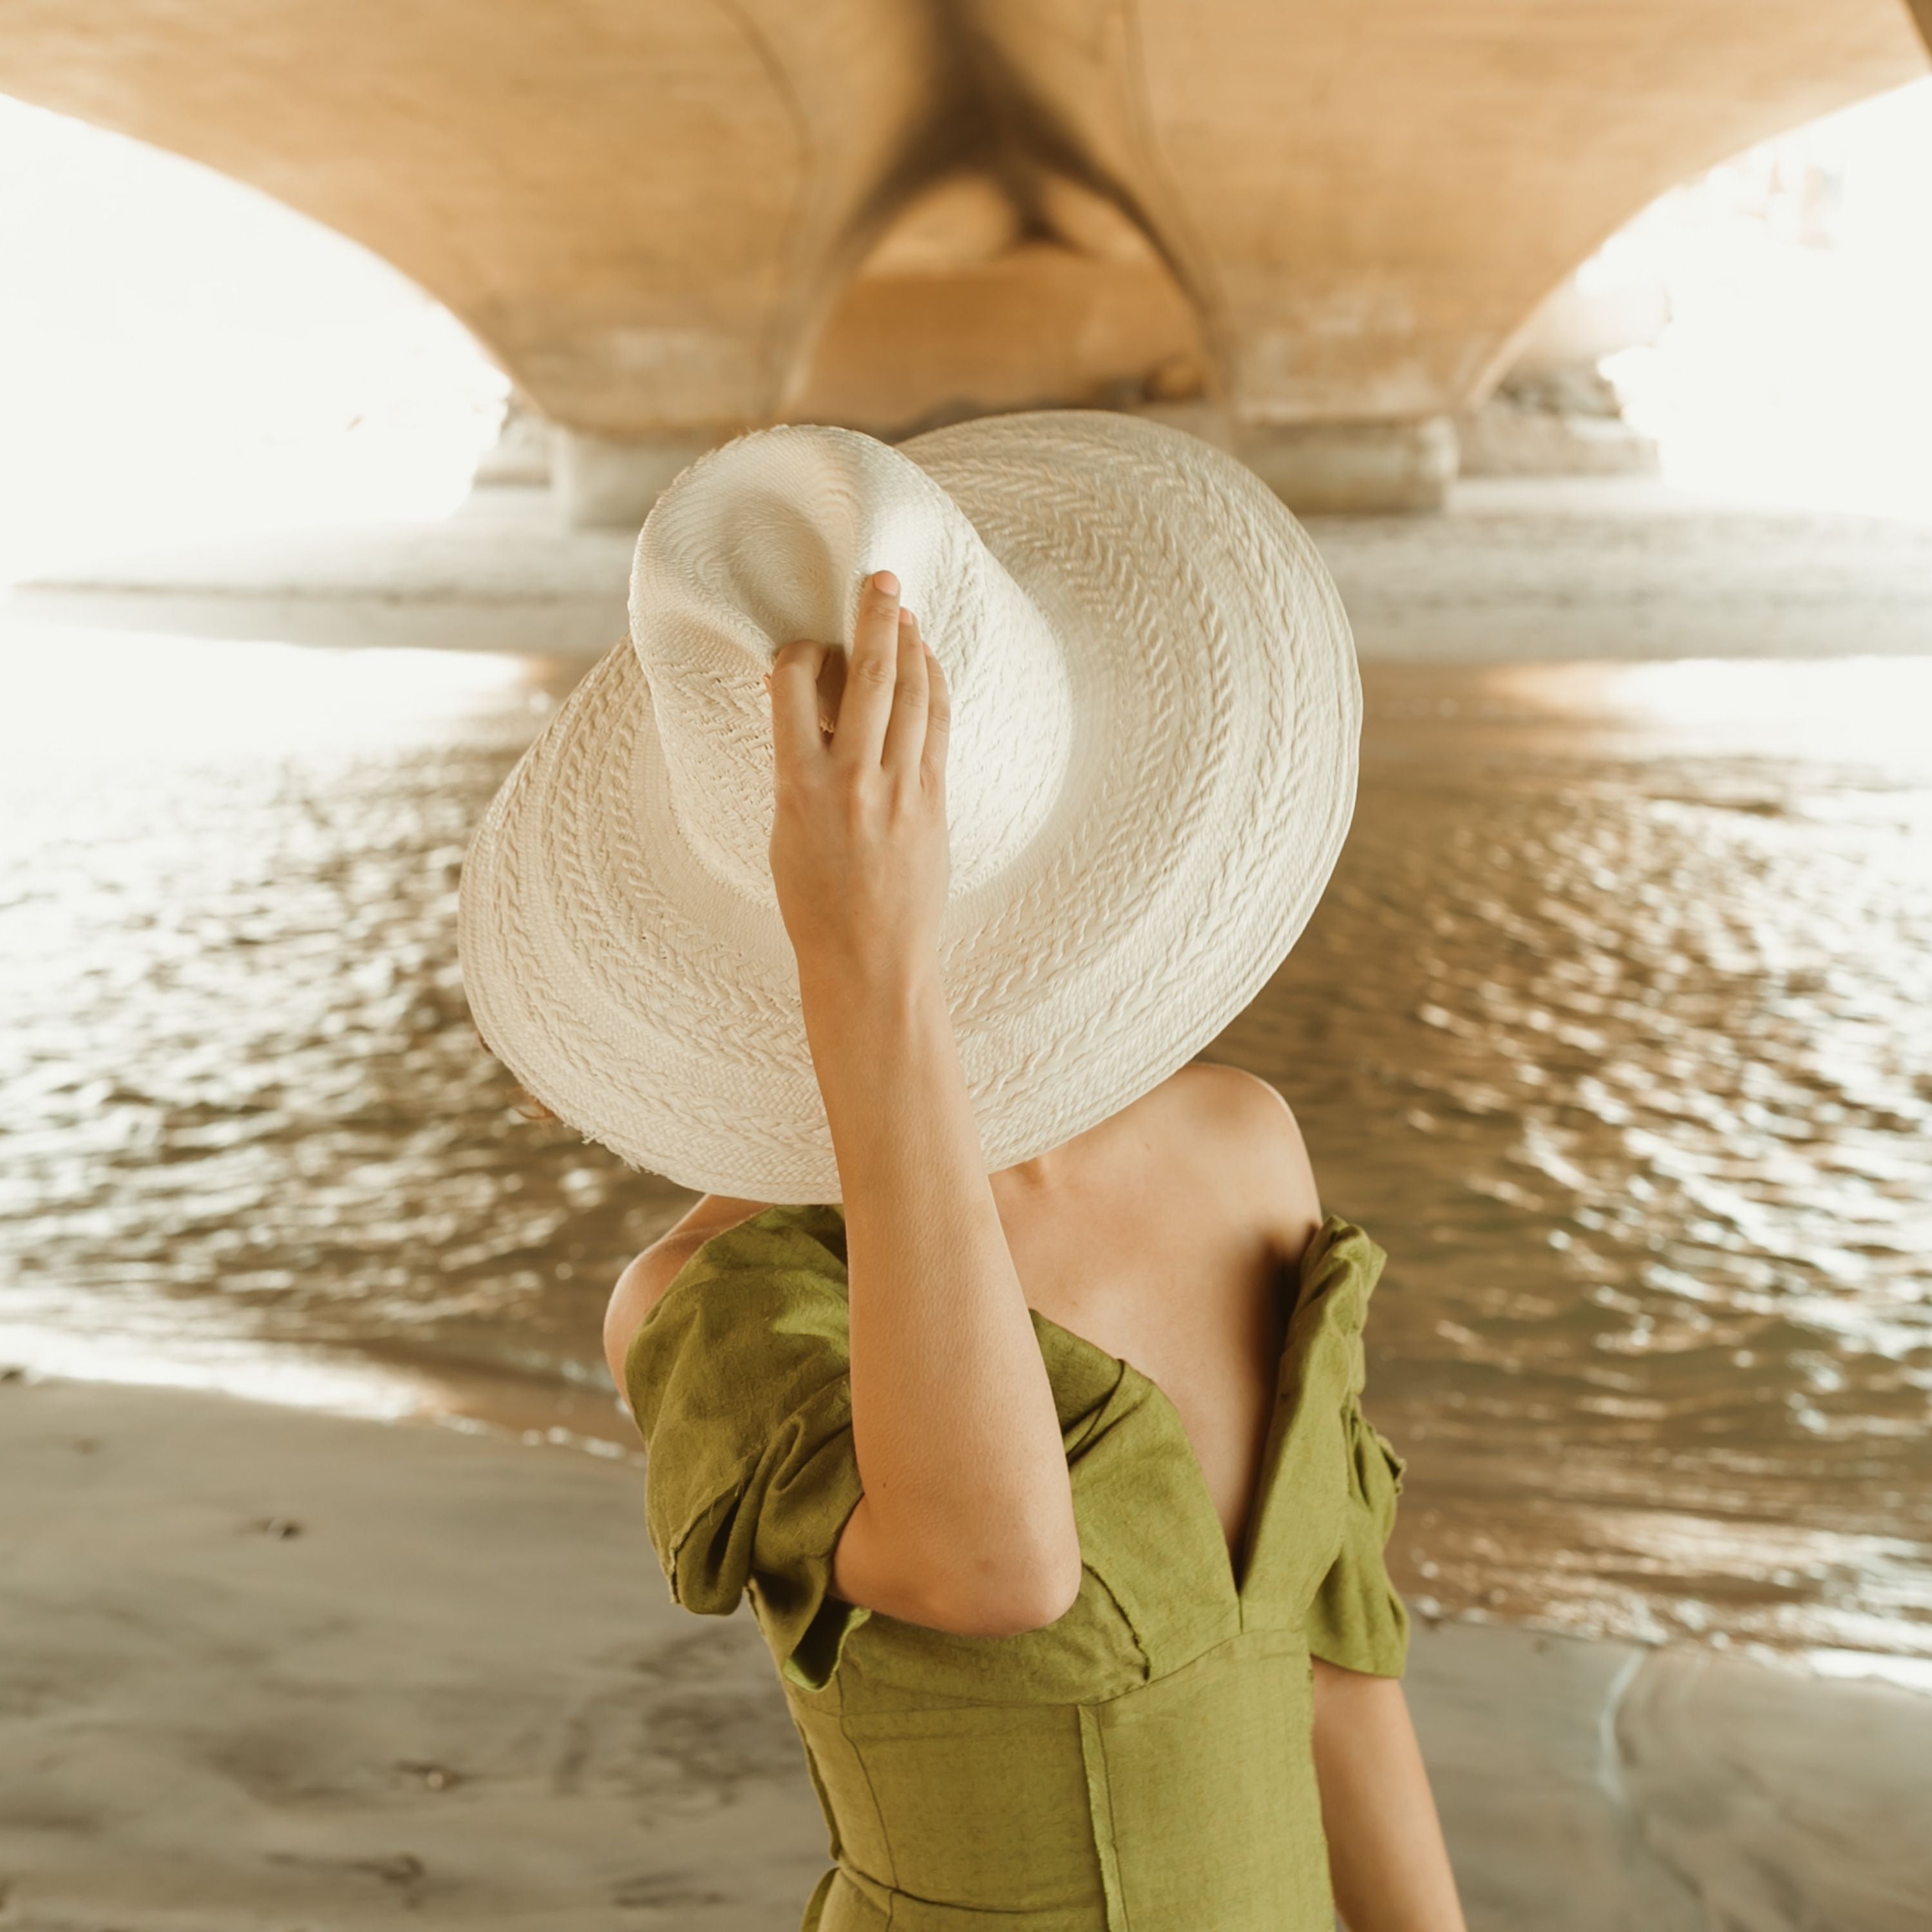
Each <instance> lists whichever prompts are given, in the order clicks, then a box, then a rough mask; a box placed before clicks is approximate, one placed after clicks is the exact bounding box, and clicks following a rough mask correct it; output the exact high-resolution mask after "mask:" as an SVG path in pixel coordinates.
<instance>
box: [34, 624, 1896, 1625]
mask: <svg viewBox="0 0 1932 1932" xmlns="http://www.w3.org/2000/svg"><path fill="white" fill-rule="evenodd" d="M575 674H576V673H575V670H574V667H565V666H562V665H555V664H543V663H538V662H529V661H514V660H508V659H502V658H482V657H474V656H469V655H430V654H417V653H409V652H386V653H380V654H379V653H374V652H369V653H355V652H320V651H305V650H296V649H291V648H289V647H286V646H277V645H270V644H263V645H223V644H212V643H191V642H187V641H179V640H166V639H138V640H129V639H106V638H102V639H97V638H92V637H87V636H86V635H84V634H78V633H74V632H63V633H58V634H49V635H46V636H40V637H37V636H34V635H32V634H28V633H27V632H25V631H14V632H13V633H10V634H7V635H6V636H5V638H4V639H0V691H4V694H5V701H4V703H0V754H4V755H0V807H4V809H0V997H4V999H5V1010H6V1013H7V1025H6V1027H5V1031H4V1033H0V1085H4V1091H5V1096H6V1102H5V1117H4V1120H0V1152H4V1157H5V1158H4V1168H0V1264H4V1268H5V1277H4V1280H5V1287H4V1291H0V1292H3V1293H4V1300H0V1356H4V1358H5V1359H6V1360H7V1361H16V1362H26V1363H29V1364H35V1365H38V1366H40V1367H47V1368H49V1369H55V1370H66V1371H68V1372H72V1373H85V1374H92V1375H98V1376H108V1377H116V1378H126V1377H130V1376H132V1377H153V1378H157V1379H168V1380H175V1381H186V1382H206V1383H209V1384H213V1385H229V1386H238V1387H242V1388H249V1389H251V1390H254V1391H258V1392H268V1393H273V1394H278V1395H281V1396H284V1397H287V1398H289V1399H293V1400H309V1401H320V1402H325V1403H334V1404H337V1405H339V1406H350V1407H356V1408H365V1409H369V1408H373V1409H378V1410H380V1409H386V1408H388V1409H402V1408H407V1407H410V1406H413V1405H415V1404H416V1403H419V1402H420V1401H421V1400H422V1399H423V1394H424V1391H425V1389H427V1390H428V1391H429V1392H430V1397H431V1400H433V1401H434V1402H437V1403H441V1404H443V1405H444V1406H447V1407H449V1408H451V1409H455V1410H458V1411H460V1412H464V1413H467V1414H469V1415H484V1416H488V1417H491V1418H496V1420H497V1421H503V1422H507V1423H508V1424H511V1426H513V1427H519V1428H523V1429H526V1430H539V1431H557V1432H561V1433H564V1434H566V1435H568V1436H574V1437H579V1438H592V1439H595V1438H603V1439H610V1440H621V1439H622V1436H623V1426H622V1424H621V1421H620V1420H619V1418H617V1416H616V1414H615V1412H614V1409H613V1402H612V1397H611V1395H610V1391H609V1387H608V1383H607V1379H606V1377H605V1376H604V1370H603V1369H602V1367H601V1361H600V1358H599V1353H598V1319H599V1317H600V1316H601V1310H602V1305H603V1302H604V1298H605V1296H606V1295H607V1292H608V1289H609V1286H610V1283H611V1281H612V1280H613V1278H614V1277H615V1275H616V1272H617V1271H618V1270H619V1268H621V1267H622V1265H623V1263H624V1262H625V1260H626V1259H628V1257H629V1256H631V1254H633V1253H635V1251H636V1250H637V1247H640V1245H642V1244H643V1243H644V1242H646V1241H649V1239H650V1238H652V1236H653V1235H655V1233H656V1232H658V1231H659V1230H660V1229H661V1228H662V1227H663V1226H664V1225H665V1224H666V1223H667V1222H668V1221H669V1220H671V1219H673V1218H674V1217H675V1216H676V1214H678V1213H679V1211H681V1210H682V1206H683V1205H684V1203H685V1201H686V1199H688V1197H687V1196H685V1195H684V1194H683V1193H682V1191H681V1190H677V1189H675V1188H673V1187H670V1185H669V1184H667V1183H664V1182H661V1181H655V1180H653V1179H652V1178H649V1177H646V1176H640V1175H634V1174H630V1173H627V1172H625V1170H624V1169H622V1168H621V1167H620V1166H619V1165H618V1164H617V1163H616V1162H615V1161H614V1160H613V1159H612V1158H611V1157H609V1156H608V1155H607V1154H604V1152H603V1151H601V1149H599V1148H595V1147H592V1146H588V1145H585V1144H584V1143H583V1142H580V1141H579V1140H577V1139H576V1138H575V1137H574V1136H572V1135H571V1134H570V1133H568V1130H565V1129H562V1128H561V1127H558V1126H556V1125H555V1124H543V1125H535V1124H529V1123H528V1122H526V1121H523V1120H522V1119H520V1118H518V1116H517V1113H516V1112H515V1108H514V1103H515V1099H516V1096H515V1090H514V1087H513V1086H512V1085H511V1083H510V1082H509V1081H508V1079H507V1078H506V1077H505V1076H504V1075H503V1074H502V1072H501V1071H500V1070H499V1069H497V1068H496V1067H495V1066H494V1065H493V1063H491V1062H490V1061H489V1060H487V1058H485V1057H484V1055H483V1054H482V1053H481V1050H480V1049H479V1047H478V1043H477V1041H476V1039H475V1035H474V1034H473V1032H472V1030H471V1028H470V1026H469V1021H468V1018H467V1015H466V1010H465V1008H464V1006H463V997H462V992H461V989H460V984H459V983H458V976H457V971H456V962H455V903H456V883H457V876H458V867H459V865H460V860H461V857H462V853H463V847H464V844H465V841H466V839H467V837H468V835H469V829H470V827H471V826H472V824H473V823H474V821H475V817H476V816H477V814H478V812H479V811H480V810H481V808H482V806H483V805H484V802H486V801H487V799H488V798H489V796H490V793H492V792H493V790H494V789H495V787H496V784H497V783H498V781H499V779H500V778H501V777H502V774H503V773H504V772H505V771H506V770H507V769H508V767H509V766H510V764H511V763H512V762H513V761H514V758H515V757H516V755H517V752H518V751H520V748H522V746H523V745H524V744H525V743H526V742H527V741H528V739H529V736H530V735H531V734H532V732H533V731H534V730H535V729H536V728H537V727H538V725H539V724H541V721H542V718H543V717H544V715H545V714H546V712H547V710H548V709H549V708H550V706H552V705H553V703H555V701H556V698H557V697H559V695H560V694H562V691H564V690H565V689H566V688H568V684H569V682H570V681H571V679H572V678H573V677H574V675H575ZM1367 682H1368V689H1369V700H1370V703H1369V721H1368V727H1367V736H1366V740H1365V744H1364V774H1363V784H1362V793H1361V805H1360V808H1359V811H1358V816H1357V819H1356V822H1355V830H1354V832H1353V834H1352V838H1351V840H1350V842H1349V847H1348V850H1347V852H1346V855H1345V856H1344V858H1343V863H1342V865H1341V868H1340V871H1339V872H1338V874H1337V877H1336V880H1335V883H1334V886H1333V887H1332V888H1331V891H1330V893H1329V895H1328V898H1327V899H1326V900H1325V902H1324V904H1323V905H1322V908H1321V910H1319V913H1317V915H1316V919H1315V920H1314V922H1313V925H1312V926H1310V929H1309V932H1308V933H1307V936H1306V938H1304V941H1303V943H1302V944H1301V946H1300V947H1298V950H1297V951H1296V953H1295V955H1294V956H1293V957H1292V959H1291V960H1290V961H1289V962H1288V964H1287V965H1286V967H1285V968H1283V971H1282V972H1281V973H1280V974H1279V975H1278V976H1277V978H1276V980H1275V981H1274V983H1273V984H1272V985H1271V986H1270V987H1269V988H1268V990H1267V992H1265V994H1264V995H1263V996H1262V998H1260V999H1259V1000H1258V1001H1256V1004H1255V1005H1254V1006H1253V1007H1252V1008H1250V1010H1249V1011H1248V1013H1246V1014H1245V1015H1244V1016H1243V1017H1242V1018H1241V1020H1240V1021H1239V1022H1237V1023H1236V1025H1234V1026H1233V1027H1232V1028H1230V1029H1229V1031H1228V1032H1227V1033H1226V1034H1225V1035H1224V1036H1223V1038H1222V1039H1221V1040H1220V1041H1219V1042H1217V1043H1216V1045H1215V1046H1214V1049H1212V1050H1211V1051H1212V1053H1213V1055H1214V1057H1215V1058H1222V1059H1227V1060H1232V1061H1237V1062H1238V1063H1240V1064H1243V1065H1245V1066H1247V1067H1252V1068H1253V1069H1254V1070H1256V1071H1257V1072H1259V1073H1264V1074H1265V1075H1267V1076H1268V1077H1270V1078H1271V1079H1274V1081H1276V1082H1277V1083H1278V1084H1279V1085H1280V1087H1281V1088H1282V1089H1283V1091H1284V1092H1285V1093H1286V1094H1288V1096H1289V1098H1290V1100H1292V1102H1293V1103H1294V1105H1295V1108H1296V1110H1297V1112H1298V1114H1299V1115H1300V1116H1301V1120H1302V1123H1303V1126H1304V1130H1305V1131H1306V1133H1307V1136H1308V1139H1309V1142H1310V1146H1311V1147H1312V1148H1313V1151H1314V1152H1315V1155H1316V1163H1317V1169H1318V1172H1319V1175H1320V1176H1321V1178H1322V1183H1323V1190H1324V1193H1325V1196H1326V1197H1327V1199H1328V1204H1329V1205H1331V1206H1332V1207H1334V1208H1337V1209H1338V1210H1340V1211H1343V1212H1344V1213H1346V1214H1350V1215H1352V1216H1353V1217H1355V1218H1357V1219H1358V1220H1361V1221H1362V1222H1363V1223H1364V1224H1365V1225H1366V1226H1368V1227H1370V1229H1371V1230H1372V1231H1373V1232H1374V1233H1376V1235H1377V1236H1378V1238H1379V1239H1380V1240H1381V1241H1382V1243H1383V1244H1384V1245H1385V1247H1388V1249H1389V1250H1390V1252H1391V1256H1392V1260H1391V1268H1390V1271H1389V1274H1388V1277H1386V1279H1385V1284H1384V1286H1383V1288H1382V1289H1381V1291H1380V1292H1379V1294H1378V1296H1377V1301H1376V1317H1375V1323H1374V1326H1373V1329H1372V1331H1371V1333H1372V1339H1373V1343H1374V1346H1373V1351H1372V1367H1371V1381H1370V1407H1371V1409H1372V1411H1373V1413H1374V1414H1375V1415H1376V1419H1377V1421H1378V1422H1379V1424H1381V1426H1382V1427H1383V1428H1384V1429H1385V1430H1386V1432H1387V1433H1388V1434H1390V1435H1391V1436H1392V1437H1394V1439H1396V1441H1397V1443H1398V1444H1399V1445H1400V1446H1401V1447H1402V1448H1403V1449H1404V1450H1405V1451H1407V1452H1408V1453H1409V1456H1410V1457H1411V1478H1410V1484H1409V1495H1408V1498H1407V1506H1406V1513H1405V1518H1404V1522H1403V1529H1402V1532H1401V1540H1400V1547H1399V1550H1398V1562H1399V1568H1400V1576H1401V1580H1402V1581H1403V1583H1404V1585H1405V1587H1406V1589H1407V1590H1408V1591H1409V1594H1410V1596H1411V1598H1412V1601H1414V1602H1415V1603H1416V1604H1418V1607H1421V1609H1422V1610H1424V1612H1425V1613H1433V1612H1434V1611H1436V1610H1440V1611H1441V1612H1442V1613H1445V1614H1457V1615H1469V1614H1472V1613H1473V1614H1479V1615H1481V1614H1488V1615H1494V1616H1504V1617H1511V1618H1529V1619H1535V1620H1538V1621H1540V1622H1544V1623H1547V1624H1551V1625H1561V1626H1563V1627H1566V1628H1574V1629H1578V1630H1586V1631H1621V1632H1628V1633H1636V1634H1651V1635H1662V1634H1673V1635H1683V1634H1700V1635H1701V1636H1702V1637H1703V1639H1704V1640H1706V1641H1709V1642H1714V1643H1724V1642H1742V1641H1752V1640H1755V1641H1761V1642H1766V1643H1774V1644H1777V1645H1779V1646H1813V1647H1816V1646H1832V1647H1838V1648H1842V1649H1877V1650H1888V1651H1892V1652H1906V1653H1915V1654H1918V1655H1932V1430H1928V1427H1927V1422H1928V1413H1927V1412H1928V1408H1932V1289H1928V1283H1927V1274H1928V1269H1927V1259H1926V1258H1927V1256H1928V1255H1932V1205H1928V1203H1932V742H1928V739H1927V734H1926V733H1925V732H1924V729H1923V723H1922V721H1923V720H1924V718H1926V717H1927V716H1928V715H1932V662H1927V661H1902V662H1901V661H1889V662H1884V663H1879V662H1873V661H1845V662H1841V663H1838V664H1830V665H1817V664H1751V663H1730V664H1712V663H1685V664H1648V665H1643V666H1630V667H1607V666H1594V665H1587V666H1586V665H1567V666H1565V665H1557V666H1546V667H1510V668H1508V669H1507V670H1502V669H1457V670H1410V669H1395V668H1392V667H1391V668H1380V669H1376V670H1373V671H1372V672H1371V673H1370V676H1369V677H1368V680H1367Z"/></svg>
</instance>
